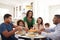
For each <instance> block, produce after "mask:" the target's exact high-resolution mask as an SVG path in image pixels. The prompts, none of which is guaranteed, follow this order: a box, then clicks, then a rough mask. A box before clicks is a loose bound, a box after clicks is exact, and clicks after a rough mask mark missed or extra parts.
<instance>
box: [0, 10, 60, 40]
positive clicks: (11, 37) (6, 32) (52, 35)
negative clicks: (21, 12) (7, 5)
mask: <svg viewBox="0 0 60 40" xmlns="http://www.w3.org/2000/svg"><path fill="white" fill-rule="evenodd" d="M37 16H38V15H37ZM3 18H4V22H3V23H1V24H0V34H1V38H2V40H18V39H17V38H16V37H15V33H16V32H17V31H19V32H22V30H24V32H25V33H28V32H34V33H38V34H39V35H42V36H45V37H46V39H45V40H60V15H59V14H56V15H54V18H53V23H54V24H55V25H56V27H54V28H53V29H49V26H50V24H49V23H45V24H44V23H43V19H42V17H38V18H37V21H35V19H34V17H33V11H31V10H28V11H27V13H26V17H24V18H23V20H21V19H20V20H18V21H17V23H16V24H17V25H15V24H13V23H12V15H10V14H5V15H4V17H3ZM35 22H36V23H35ZM13 28H14V29H13ZM25 40H29V39H25ZM36 40H39V39H36Z"/></svg>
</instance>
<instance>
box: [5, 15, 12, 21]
mask: <svg viewBox="0 0 60 40" xmlns="http://www.w3.org/2000/svg"><path fill="white" fill-rule="evenodd" d="M10 16H12V15H10V14H5V15H4V20H5V18H9V17H10Z"/></svg>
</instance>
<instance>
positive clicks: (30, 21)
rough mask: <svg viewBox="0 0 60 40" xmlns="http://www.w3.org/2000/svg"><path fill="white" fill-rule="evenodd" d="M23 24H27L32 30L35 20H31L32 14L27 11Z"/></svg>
mask: <svg viewBox="0 0 60 40" xmlns="http://www.w3.org/2000/svg"><path fill="white" fill-rule="evenodd" d="M24 22H25V23H27V25H28V28H29V29H30V28H32V27H33V25H34V24H35V20H34V18H33V12H32V11H31V10H28V12H27V14H26V17H24Z"/></svg>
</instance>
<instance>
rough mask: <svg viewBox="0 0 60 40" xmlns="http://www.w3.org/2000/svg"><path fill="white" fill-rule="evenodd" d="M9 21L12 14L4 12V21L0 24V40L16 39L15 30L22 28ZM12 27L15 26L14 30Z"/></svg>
mask: <svg viewBox="0 0 60 40" xmlns="http://www.w3.org/2000/svg"><path fill="white" fill-rule="evenodd" d="M11 21H12V15H10V14H5V15H4V23H2V24H1V25H0V33H1V37H2V40H17V39H16V38H15V36H14V34H15V32H16V31H18V30H22V29H21V28H20V27H16V26H14V25H13V24H12V23H11ZM13 27H15V29H14V30H13Z"/></svg>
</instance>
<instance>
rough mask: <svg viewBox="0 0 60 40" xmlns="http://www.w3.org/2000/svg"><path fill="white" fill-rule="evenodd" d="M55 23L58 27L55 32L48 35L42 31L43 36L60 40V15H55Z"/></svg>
mask: <svg viewBox="0 0 60 40" xmlns="http://www.w3.org/2000/svg"><path fill="white" fill-rule="evenodd" d="M53 23H54V24H55V25H56V27H55V28H54V30H55V31H54V32H50V33H46V32H44V31H40V32H41V35H43V36H46V37H49V38H51V39H52V40H60V15H55V16H54V18H53Z"/></svg>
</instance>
